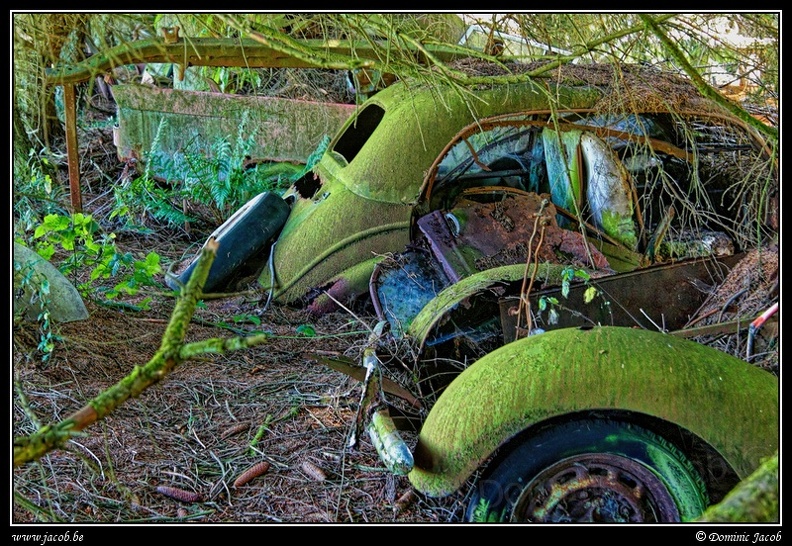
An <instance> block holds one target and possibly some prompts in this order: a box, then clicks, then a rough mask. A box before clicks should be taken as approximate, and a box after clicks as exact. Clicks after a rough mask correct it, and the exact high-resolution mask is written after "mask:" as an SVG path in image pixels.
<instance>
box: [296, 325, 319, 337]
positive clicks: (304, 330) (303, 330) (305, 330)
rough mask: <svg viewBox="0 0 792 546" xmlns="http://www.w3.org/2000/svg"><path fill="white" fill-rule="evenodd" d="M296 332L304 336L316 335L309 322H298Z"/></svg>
mask: <svg viewBox="0 0 792 546" xmlns="http://www.w3.org/2000/svg"><path fill="white" fill-rule="evenodd" d="M297 333H298V334H302V335H304V336H305V337H314V336H315V335H316V330H315V329H314V327H313V326H311V325H310V324H300V325H299V326H298V327H297Z"/></svg>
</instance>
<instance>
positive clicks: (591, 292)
mask: <svg viewBox="0 0 792 546" xmlns="http://www.w3.org/2000/svg"><path fill="white" fill-rule="evenodd" d="M598 294H599V290H597V289H596V288H595V287H593V286H589V287H588V288H586V291H585V292H583V301H584V302H586V303H591V300H593V299H594V298H596V297H597V295H598Z"/></svg>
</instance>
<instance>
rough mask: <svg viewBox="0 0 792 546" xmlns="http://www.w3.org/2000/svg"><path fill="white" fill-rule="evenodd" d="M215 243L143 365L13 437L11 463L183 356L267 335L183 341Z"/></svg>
mask: <svg viewBox="0 0 792 546" xmlns="http://www.w3.org/2000/svg"><path fill="white" fill-rule="evenodd" d="M218 246H219V245H218V243H217V241H215V240H214V239H211V240H209V241H208V242H207V243H206V245H204V248H203V249H202V250H201V256H200V257H199V260H198V263H197V264H196V267H195V270H194V271H193V273H192V275H191V276H190V280H189V281H188V282H187V285H186V286H185V287H184V289H183V290H182V292H181V294H180V295H179V298H178V300H177V301H176V306H175V308H174V310H173V313H172V314H171V319H170V322H169V323H168V326H167V328H166V329H165V333H164V334H163V336H162V343H161V344H160V348H159V350H158V351H157V353H156V354H155V355H154V356H153V357H152V358H151V360H149V362H148V363H147V364H146V365H145V366H135V368H134V369H133V370H132V372H131V373H130V374H129V375H127V376H126V377H124V378H123V379H121V380H120V381H119V382H118V383H116V384H115V385H113V386H112V387H110V388H108V389H107V390H105V391H103V392H102V393H100V394H99V395H98V396H97V397H96V398H94V399H93V400H91V401H89V402H88V404H86V405H85V406H84V407H82V408H81V409H79V410H77V411H76V412H74V413H73V414H72V415H70V416H69V417H67V418H66V419H64V420H62V421H60V422H59V423H55V424H50V425H46V426H44V427H41V428H40V429H39V430H38V431H36V432H35V433H33V434H31V435H30V436H27V437H20V438H15V439H14V466H15V467H17V466H20V465H23V464H25V463H27V462H30V461H33V460H36V459H38V458H40V457H41V456H43V455H44V454H45V453H47V452H48V451H51V450H53V449H55V448H58V447H61V446H62V445H63V444H65V443H66V442H68V441H69V439H71V438H72V437H74V436H78V435H80V434H81V431H82V430H83V429H85V428H87V427H88V426H90V425H91V424H93V423H95V422H97V421H99V420H101V419H103V418H104V417H106V416H107V415H109V414H110V413H111V412H113V411H114V410H115V409H116V408H118V407H119V406H121V404H123V403H124V402H125V401H126V400H128V399H129V398H135V397H137V396H139V395H140V393H142V392H143V391H144V390H145V389H147V388H148V387H150V386H152V385H154V384H155V383H158V382H159V381H161V380H162V379H163V378H165V376H166V375H168V373H170V372H171V371H172V370H173V369H174V368H175V367H176V366H178V365H179V364H181V363H182V362H183V361H184V360H187V359H189V358H192V357H194V356H197V355H199V354H203V353H222V352H226V351H234V350H238V349H245V348H248V347H252V346H254V345H259V344H261V343H263V342H265V341H266V340H267V339H268V338H269V335H268V334H261V335H257V336H250V337H244V338H241V337H240V338H231V339H210V340H205V341H201V342H196V343H188V344H186V345H185V344H184V338H185V335H186V333H187V327H188V326H189V324H190V320H191V319H192V316H193V314H194V313H195V308H196V305H197V303H198V300H200V299H201V298H202V295H203V293H202V289H203V286H204V284H205V283H206V278H207V276H208V275H209V269H210V268H211V265H212V262H213V261H214V259H215V256H216V255H217V248H218Z"/></svg>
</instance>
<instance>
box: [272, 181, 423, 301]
mask: <svg viewBox="0 0 792 546" xmlns="http://www.w3.org/2000/svg"><path fill="white" fill-rule="evenodd" d="M411 212H412V207H410V206H408V205H405V204H401V203H387V202H383V201H378V200H374V199H371V198H366V197H361V196H360V195H357V194H355V193H353V192H351V191H349V190H348V189H347V188H346V187H345V186H344V185H343V184H342V183H340V182H338V181H332V180H331V181H328V182H326V183H325V184H324V185H323V186H322V188H321V189H320V190H319V191H318V192H317V195H316V196H314V198H313V199H299V200H297V201H296V202H295V203H294V205H293V206H292V211H291V214H290V215H289V218H288V220H287V221H286V225H284V227H283V230H282V231H281V234H280V236H279V238H278V241H277V243H276V245H275V249H274V254H273V262H274V263H273V270H274V272H275V277H276V283H275V284H276V286H275V292H274V297H275V299H276V300H279V301H281V302H284V303H291V302H293V301H295V300H297V299H298V298H301V297H303V296H304V295H306V294H307V293H308V292H309V291H310V290H311V289H312V288H316V287H320V286H324V285H326V284H327V283H328V282H331V280H337V279H338V278H339V276H340V275H341V274H342V273H343V272H345V271H348V270H350V269H353V268H355V267H356V266H359V265H360V264H361V263H364V262H365V263H366V264H367V267H368V271H367V275H369V276H370V275H371V272H372V271H373V269H374V262H372V261H371V260H372V258H375V257H376V256H377V255H379V254H380V253H382V252H386V251H389V250H390V251H395V250H396V249H400V248H404V247H405V246H406V245H407V243H409V241H410V236H409V235H410V234H409V230H410V214H411ZM372 218H376V219H377V221H376V222H372ZM355 271H356V272H357V274H358V275H359V273H360V272H359V270H357V269H355ZM271 282H272V279H271V272H270V271H268V270H267V268H265V269H264V270H263V271H262V273H261V276H260V277H259V284H261V285H262V286H264V287H269V286H270V285H271Z"/></svg>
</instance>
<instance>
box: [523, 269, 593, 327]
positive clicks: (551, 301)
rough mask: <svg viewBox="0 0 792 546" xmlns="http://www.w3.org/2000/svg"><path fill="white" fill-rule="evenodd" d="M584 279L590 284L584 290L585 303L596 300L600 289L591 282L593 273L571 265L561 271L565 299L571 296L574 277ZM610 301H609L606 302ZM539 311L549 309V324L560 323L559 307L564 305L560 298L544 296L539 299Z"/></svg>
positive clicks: (562, 290) (562, 292)
mask: <svg viewBox="0 0 792 546" xmlns="http://www.w3.org/2000/svg"><path fill="white" fill-rule="evenodd" d="M576 278H578V279H582V280H583V282H584V283H586V284H587V285H588V286H587V287H586V290H585V291H584V292H583V301H584V303H591V302H592V301H594V298H596V297H597V296H599V295H600V291H599V289H598V288H597V287H596V286H593V285H592V284H589V283H590V282H591V275H590V274H589V272H588V271H586V270H585V269H577V268H575V267H572V266H569V267H565V268H564V269H563V270H562V271H561V295H562V296H563V297H564V299H566V298H568V297H569V289H570V286H571V284H572V281H573V280H574V279H576ZM605 303H606V304H607V303H608V302H607V301H606V302H605ZM538 307H539V312H540V313H542V312H544V311H547V323H548V324H557V323H558V318H559V315H558V309H559V308H563V309H566V308H565V307H563V306H562V305H561V304H560V302H559V300H558V298H556V297H555V296H542V297H541V298H539V301H538Z"/></svg>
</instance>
